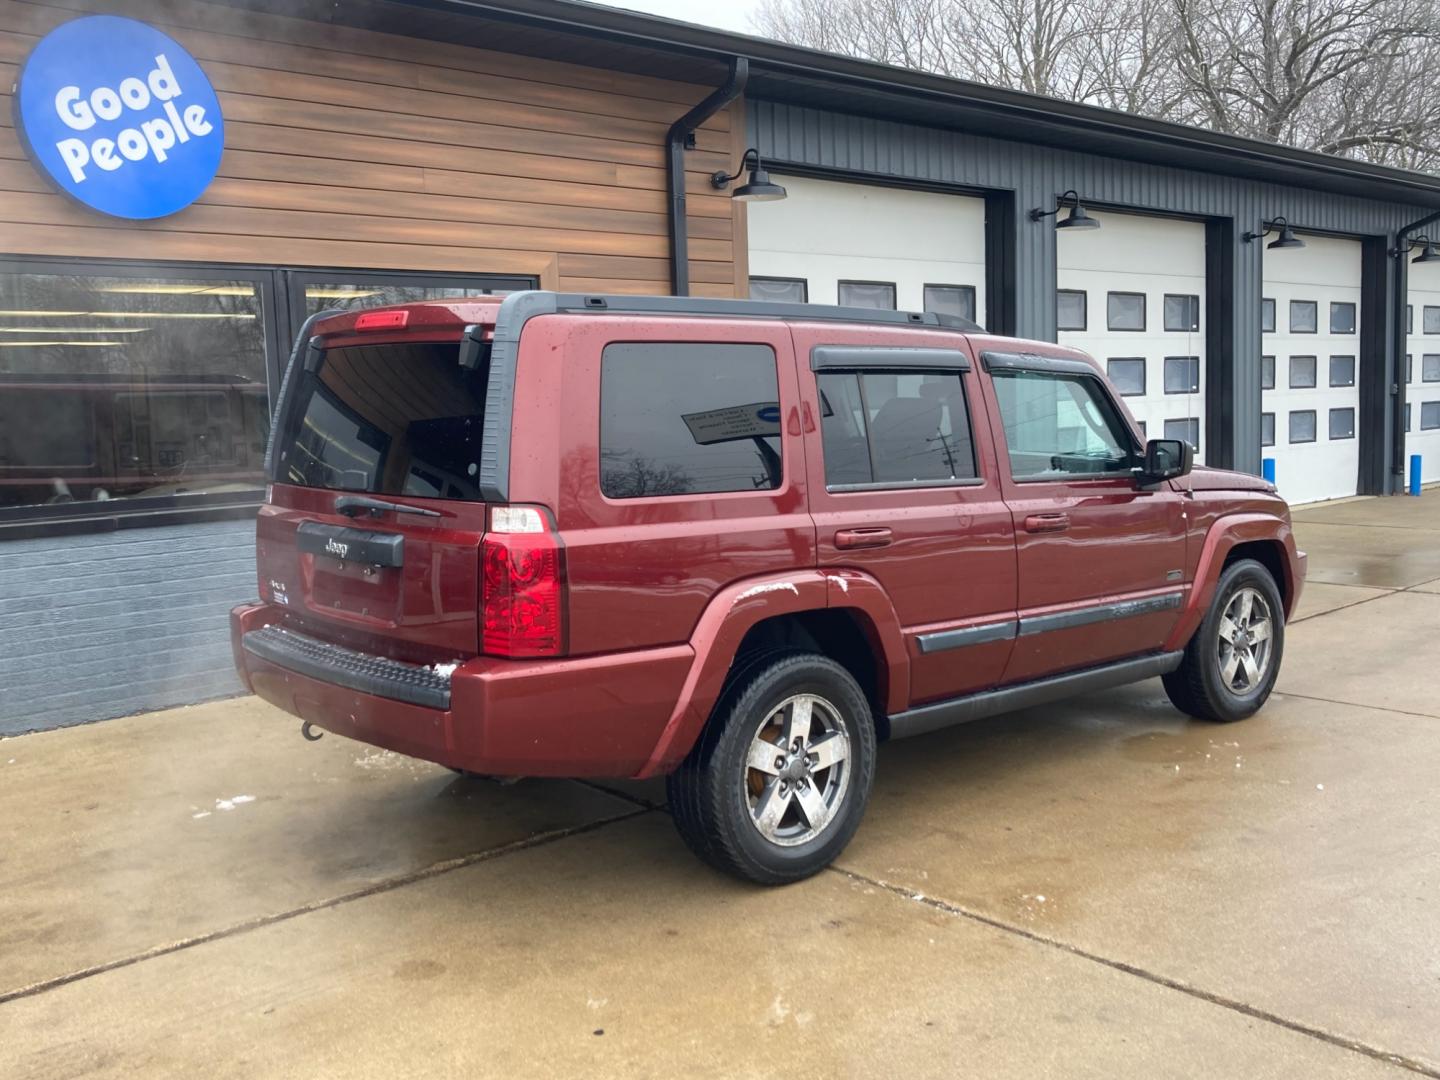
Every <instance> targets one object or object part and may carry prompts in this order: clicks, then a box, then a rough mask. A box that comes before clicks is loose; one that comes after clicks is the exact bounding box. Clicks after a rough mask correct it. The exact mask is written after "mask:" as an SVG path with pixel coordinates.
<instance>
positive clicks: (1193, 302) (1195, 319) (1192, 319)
mask: <svg viewBox="0 0 1440 1080" xmlns="http://www.w3.org/2000/svg"><path fill="white" fill-rule="evenodd" d="M1165 329H1166V330H1180V331H1185V332H1188V333H1194V332H1195V331H1197V330H1199V329H1200V297H1198V296H1175V295H1172V294H1170V293H1167V294H1166V295H1165Z"/></svg>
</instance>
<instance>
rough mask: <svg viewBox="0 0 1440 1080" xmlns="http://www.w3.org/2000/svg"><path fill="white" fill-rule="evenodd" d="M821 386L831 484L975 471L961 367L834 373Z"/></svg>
mask: <svg viewBox="0 0 1440 1080" xmlns="http://www.w3.org/2000/svg"><path fill="white" fill-rule="evenodd" d="M817 384H818V386H819V389H820V414H821V422H820V433H821V438H822V440H823V443H824V447H825V482H826V484H828V485H829V486H831V487H835V486H837V485H842V484H868V483H877V484H893V485H895V486H897V487H899V486H904V485H905V484H912V483H924V482H927V481H944V480H966V479H971V478H973V477H974V476H975V450H974V447H973V445H972V444H971V440H970V419H969V412H968V410H967V409H966V405H965V387H964V385H963V384H962V382H961V380H960V376H959V374H958V373H948V372H943V373H942V372H883V371H867V372H864V373H862V374H855V373H851V372H843V373H842V372H827V373H824V374H822V375H820V376H819V377H818V379H817Z"/></svg>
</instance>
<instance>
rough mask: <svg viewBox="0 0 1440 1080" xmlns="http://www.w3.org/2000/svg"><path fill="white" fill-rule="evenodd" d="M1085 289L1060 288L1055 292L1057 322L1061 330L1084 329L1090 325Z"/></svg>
mask: <svg viewBox="0 0 1440 1080" xmlns="http://www.w3.org/2000/svg"><path fill="white" fill-rule="evenodd" d="M1086 299H1087V298H1086V295H1085V290H1084V289H1060V290H1059V291H1058V292H1056V293H1055V316H1056V319H1055V322H1056V325H1057V326H1058V327H1059V328H1060V329H1061V330H1084V329H1085V328H1086V327H1087V326H1089V321H1088V317H1087V315H1086V312H1085V305H1086Z"/></svg>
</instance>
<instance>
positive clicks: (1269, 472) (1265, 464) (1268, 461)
mask: <svg viewBox="0 0 1440 1080" xmlns="http://www.w3.org/2000/svg"><path fill="white" fill-rule="evenodd" d="M1260 475H1261V476H1263V477H1264V478H1265V479H1266V480H1268V481H1270V483H1272V484H1273V483H1274V482H1275V459H1274V458H1273V457H1267V458H1261V459H1260Z"/></svg>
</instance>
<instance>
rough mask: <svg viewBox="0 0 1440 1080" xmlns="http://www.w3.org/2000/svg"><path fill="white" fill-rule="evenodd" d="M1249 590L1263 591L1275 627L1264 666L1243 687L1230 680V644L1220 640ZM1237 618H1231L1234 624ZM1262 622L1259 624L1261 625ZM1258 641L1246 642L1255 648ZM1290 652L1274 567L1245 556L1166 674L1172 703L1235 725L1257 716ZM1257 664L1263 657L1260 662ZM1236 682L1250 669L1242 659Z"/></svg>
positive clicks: (1224, 577) (1226, 574)
mask: <svg viewBox="0 0 1440 1080" xmlns="http://www.w3.org/2000/svg"><path fill="white" fill-rule="evenodd" d="M1246 590H1250V592H1251V595H1252V608H1251V610H1252V611H1254V610H1256V608H1255V607H1254V606H1253V598H1254V597H1255V596H1256V595H1258V597H1259V598H1260V599H1262V600H1263V601H1264V603H1265V605H1266V607H1267V608H1268V619H1269V627H1270V637H1269V638H1268V641H1269V646H1270V647H1269V650H1268V651H1267V652H1266V654H1265V657H1264V665H1263V670H1262V671H1261V672H1260V674H1259V677H1258V679H1256V680H1254V682H1253V684H1251V685H1243V686H1238V687H1237V685H1235V683H1232V682H1230V681H1228V680H1227V679H1226V676H1225V674H1224V661H1222V654H1223V655H1226V656H1227V657H1228V656H1229V654H1228V653H1226V649H1225V644H1224V643H1222V641H1221V638H1220V633H1221V628H1222V620H1223V619H1225V618H1226V612H1227V610H1229V609H1230V608H1231V605H1232V602H1236V601H1237V599H1238V600H1240V601H1242V602H1243V597H1242V596H1241V594H1242V593H1244V592H1245V591H1246ZM1233 625H1234V621H1233V620H1230V626H1233ZM1257 625H1258V624H1257ZM1257 645H1258V642H1252V643H1250V644H1249V645H1246V646H1243V647H1242V649H1241V654H1242V656H1243V655H1245V650H1247V649H1248V650H1250V655H1251V657H1252V658H1254V650H1255V648H1256V646H1257ZM1284 655H1285V608H1284V604H1283V602H1282V601H1281V599H1280V589H1279V587H1278V586H1277V585H1276V584H1275V579H1274V578H1273V577H1271V576H1270V571H1269V570H1267V569H1266V568H1265V567H1264V566H1263V565H1261V564H1260V563H1258V562H1256V561H1255V560H1254V559H1240V560H1238V561H1236V562H1234V563H1231V564H1230V565H1229V566H1227V567H1226V568H1225V571H1224V573H1222V574H1221V575H1220V581H1219V584H1217V585H1216V587H1215V599H1214V600H1213V601H1212V602H1211V604H1210V610H1209V611H1207V612H1206V613H1205V618H1204V620H1203V621H1202V622H1201V623H1200V628H1199V629H1198V630H1196V631H1195V635H1194V636H1193V637H1192V638H1191V639H1190V643H1189V644H1188V645H1186V646H1185V659H1184V660H1183V661H1181V664H1180V666H1179V667H1178V668H1176V669H1175V670H1174V671H1172V672H1171V673H1170V674H1168V675H1166V676H1165V677H1164V683H1165V693H1166V694H1167V695H1169V698H1170V701H1171V703H1173V704H1174V706H1175V707H1176V708H1177V709H1179V710H1180V711H1181V712H1184V713H1189V714H1190V715H1191V716H1193V717H1195V718H1196V719H1198V720H1213V721H1216V722H1217V723H1233V722H1234V721H1236V720H1244V719H1245V718H1246V717H1247V716H1253V715H1254V714H1255V713H1256V712H1258V711H1259V709H1260V707H1261V706H1262V705H1264V704H1265V701H1266V699H1267V698H1269V696H1270V691H1271V690H1272V689H1274V686H1275V679H1276V677H1277V676H1278V675H1279V674H1280V662H1281V660H1282V659H1283V658H1284ZM1257 663H1258V661H1257ZM1236 670H1237V677H1236V682H1239V683H1245V682H1246V680H1247V677H1248V676H1247V670H1248V669H1246V668H1245V667H1244V666H1243V663H1242V664H1241V666H1240V667H1238V668H1237V669H1236Z"/></svg>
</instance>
